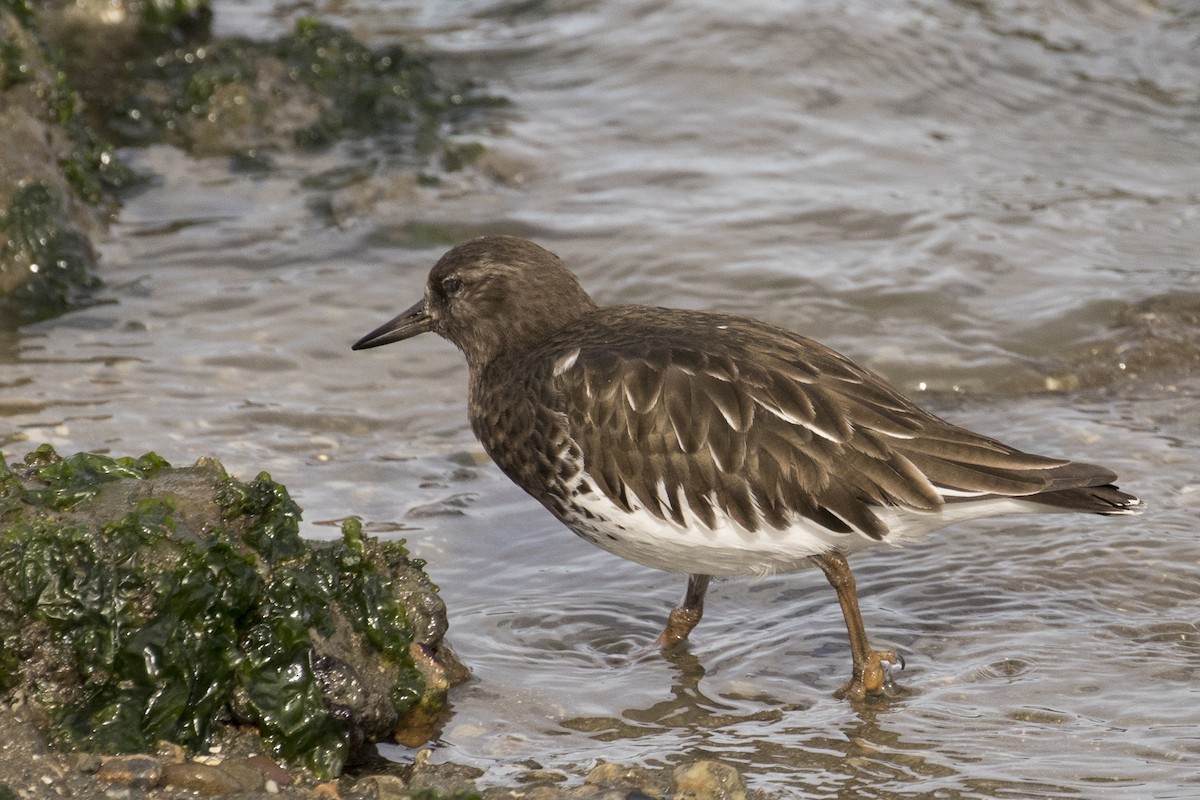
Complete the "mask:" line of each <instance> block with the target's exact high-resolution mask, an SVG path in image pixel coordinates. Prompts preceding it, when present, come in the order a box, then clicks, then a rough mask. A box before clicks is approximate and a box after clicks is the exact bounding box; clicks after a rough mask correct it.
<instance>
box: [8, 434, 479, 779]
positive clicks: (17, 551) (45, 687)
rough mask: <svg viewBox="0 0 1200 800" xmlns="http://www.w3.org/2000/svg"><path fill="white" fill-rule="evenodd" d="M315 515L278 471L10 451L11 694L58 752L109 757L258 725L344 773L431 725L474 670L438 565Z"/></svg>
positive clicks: (278, 741)
mask: <svg viewBox="0 0 1200 800" xmlns="http://www.w3.org/2000/svg"><path fill="white" fill-rule="evenodd" d="M299 519H300V509H299V508H298V507H297V506H296V504H295V503H294V502H292V500H291V499H290V498H289V497H288V494H287V491H286V489H284V487H282V486H280V485H279V484H276V483H274V482H273V481H271V479H270V477H269V476H268V475H266V474H265V473H263V474H260V475H259V476H258V477H257V478H255V479H254V480H253V481H250V482H242V481H239V480H237V479H235V478H231V477H229V476H228V475H227V474H226V473H225V471H224V470H223V469H222V467H221V465H220V464H219V463H217V462H216V461H211V460H202V461H200V462H198V463H197V464H196V465H195V466H193V467H188V468H181V469H175V468H172V467H170V465H168V464H167V463H166V462H165V461H163V460H162V459H161V458H159V457H158V456H156V455H154V454H153V453H151V454H147V455H145V456H142V457H141V458H138V459H133V458H119V459H114V458H109V457H107V456H100V455H95V454H90V453H80V454H77V455H74V456H71V457H69V458H60V457H59V456H58V455H57V454H56V453H55V452H54V451H53V450H52V449H51V448H50V447H48V446H43V447H41V448H39V449H38V450H36V451H34V452H33V453H30V454H29V455H28V456H27V457H26V458H25V460H24V462H23V463H22V464H18V465H15V466H14V467H13V468H10V467H8V466H6V465H4V464H3V463H2V462H0V691H3V692H6V693H8V694H10V695H11V694H12V693H14V692H17V693H20V694H21V695H23V696H27V697H29V698H31V699H32V700H34V701H36V702H37V704H38V706H39V707H41V708H43V709H44V710H45V714H44V716H45V727H46V729H47V731H48V734H49V736H50V738H51V740H52V741H53V742H55V743H57V744H58V745H59V746H62V747H69V748H82V749H92V750H96V751H100V752H111V753H137V752H146V751H149V750H152V749H153V746H154V744H155V742H157V741H158V740H163V739H165V740H169V741H173V742H177V743H179V744H181V745H183V746H184V747H185V748H187V749H188V750H189V751H191V752H193V753H195V752H200V751H203V750H204V749H205V748H207V747H208V746H209V745H210V743H211V742H212V741H213V739H214V737H215V736H216V735H217V734H218V733H219V731H220V729H221V728H222V726H224V725H228V724H235V725H251V726H254V727H255V728H256V729H257V730H258V731H259V732H260V733H261V735H262V737H263V739H264V740H265V742H266V743H267V745H268V746H269V747H270V748H271V750H272V752H273V754H274V755H276V756H277V757H279V758H282V759H284V760H287V761H289V762H293V763H298V764H302V765H304V766H307V767H309V768H310V769H312V770H313V771H314V772H316V773H317V774H324V775H336V774H338V773H340V771H341V769H342V767H343V766H344V765H345V764H346V762H347V761H348V760H350V759H351V758H353V757H355V756H356V755H357V754H358V752H359V751H363V750H364V749H365V748H366V746H367V745H369V744H370V743H373V742H375V741H380V740H394V739H397V738H399V739H401V740H402V741H406V742H412V741H414V740H416V739H418V738H420V737H421V736H426V737H427V736H429V735H430V734H431V733H432V732H433V730H434V729H435V727H436V724H437V720H438V717H439V714H440V713H441V711H442V710H443V708H444V706H445V696H446V691H447V689H448V686H449V677H448V676H454V675H460V674H461V673H462V672H463V669H462V667H461V665H459V664H458V662H457V660H456V659H455V658H454V657H453V654H452V653H451V652H450V651H449V649H448V648H447V647H446V645H445V643H444V641H443V639H442V636H443V634H444V632H445V629H446V622H445V609H444V606H443V605H442V603H441V600H440V598H439V597H438V596H437V590H436V587H435V586H433V584H432V583H431V582H430V581H429V579H428V577H427V576H426V575H425V573H424V572H423V571H422V566H423V562H420V561H417V560H414V559H410V558H408V554H407V551H406V550H405V549H404V547H403V545H402V544H401V543H398V542H379V541H377V540H375V539H370V538H367V537H364V536H363V535H362V531H361V526H360V525H359V524H358V522H357V521H356V520H348V521H347V522H346V523H345V524H344V526H343V531H342V539H341V541H339V542H331V543H317V542H308V541H306V540H304V539H302V538H301V537H300V535H299V524H298V523H299ZM414 655H415V656H416V658H414Z"/></svg>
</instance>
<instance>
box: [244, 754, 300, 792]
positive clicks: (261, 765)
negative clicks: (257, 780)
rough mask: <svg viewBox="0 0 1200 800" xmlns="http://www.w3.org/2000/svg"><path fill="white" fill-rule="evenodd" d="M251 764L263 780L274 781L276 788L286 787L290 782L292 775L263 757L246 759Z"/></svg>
mask: <svg viewBox="0 0 1200 800" xmlns="http://www.w3.org/2000/svg"><path fill="white" fill-rule="evenodd" d="M247 760H248V761H249V762H250V763H251V764H253V765H254V766H255V767H256V768H257V769H258V771H259V772H261V773H262V775H263V778H264V779H265V780H268V781H274V782H275V785H276V786H287V785H289V784H290V783H291V782H292V774H291V773H290V772H288V771H287V770H286V769H284V768H283V767H281V766H279V765H278V764H276V763H275V762H274V761H272V760H271V759H269V758H267V757H266V756H264V755H261V754H259V755H254V756H250V758H248V759H247Z"/></svg>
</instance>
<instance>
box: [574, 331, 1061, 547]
mask: <svg viewBox="0 0 1200 800" xmlns="http://www.w3.org/2000/svg"><path fill="white" fill-rule="evenodd" d="M719 324H724V327H720V326H719ZM742 324H743V323H742V322H741V321H739V320H736V319H735V318H716V320H715V321H714V326H713V329H712V330H710V331H704V330H696V325H695V324H694V321H693V324H691V325H689V326H688V331H689V337H690V338H687V339H683V338H681V337H672V336H664V335H659V336H657V337H649V338H642V339H637V338H634V337H628V338H620V337H618V338H616V339H615V340H610V341H600V342H594V343H591V344H584V345H581V346H577V347H573V348H569V349H565V350H563V351H561V353H560V354H559V356H558V358H557V360H556V361H555V365H554V368H553V373H554V379H555V382H556V386H557V388H558V390H559V391H560V392H561V397H562V399H563V408H564V409H565V414H566V421H567V426H568V429H569V435H570V437H571V438H572V439H573V440H574V442H575V443H576V444H577V446H578V447H579V449H580V451H581V453H582V457H583V462H584V471H585V473H586V474H587V475H589V476H590V477H591V479H592V480H593V481H594V482H595V484H596V488H597V489H598V490H599V491H601V492H603V493H604V494H605V495H606V496H607V497H609V498H610V499H611V500H612V501H613V502H614V503H616V504H617V505H618V506H620V507H622V508H624V509H626V510H631V509H633V508H635V507H641V508H644V509H646V510H647V511H649V512H650V513H652V514H655V515H656V516H658V517H661V518H663V519H670V520H673V521H674V522H676V523H678V524H681V525H683V524H685V523H686V522H687V521H689V519H688V513H687V512H688V510H690V512H691V515H692V516H694V517H695V518H698V519H699V520H700V521H701V522H703V523H704V524H706V525H708V526H709V527H714V526H716V525H717V521H718V515H722V516H726V517H728V518H731V519H732V520H734V521H735V522H737V523H738V524H740V525H741V526H742V527H743V528H745V529H747V530H749V531H755V530H759V529H762V528H764V527H766V528H776V529H783V528H786V527H788V526H789V525H791V524H792V523H793V522H794V521H796V519H797V517H800V516H802V517H807V518H808V519H810V520H813V521H815V522H816V523H818V524H820V525H822V526H824V527H825V528H827V529H829V530H832V531H836V532H850V531H851V530H857V531H859V532H860V533H863V534H865V535H867V536H870V537H872V538H883V537H884V536H885V535H886V534H887V532H888V530H887V527H886V525H885V524H884V522H883V521H882V520H881V519H880V518H879V516H877V515H876V513H875V511H876V510H877V509H879V508H880V507H888V506H898V507H903V508H908V509H913V510H918V511H928V512H937V511H938V510H940V509H941V508H942V505H943V503H944V502H946V501H947V500H948V499H957V498H966V497H971V498H974V497H979V496H986V495H1029V494H1035V493H1037V492H1040V491H1045V490H1047V489H1048V488H1050V487H1051V483H1052V482H1053V476H1054V474H1055V472H1056V470H1060V469H1062V468H1064V466H1068V465H1069V462H1065V461H1060V460H1055V459H1048V458H1043V457H1040V456H1032V455H1028V454H1025V453H1021V452H1020V451H1017V450H1014V449H1013V448H1010V447H1007V446H1005V445H1003V444H1001V443H999V442H997V441H994V440H992V439H988V438H986V437H983V436H979V435H977V434H973V433H971V432H969V431H966V430H963V429H961V428H957V427H955V426H953V425H950V424H949V423H946V422H944V421H942V420H940V419H938V418H937V417H935V416H933V415H931V414H928V413H927V412H925V411H923V410H921V409H920V408H918V407H917V406H915V405H914V404H913V403H912V402H911V401H909V400H907V399H906V398H904V397H903V396H902V395H900V394H899V393H898V392H896V391H895V390H894V389H892V388H891V387H890V386H889V385H888V384H887V383H886V382H884V381H883V380H882V379H881V378H879V377H878V376H876V375H874V374H873V373H870V372H868V371H866V370H864V369H862V368H860V367H858V366H856V365H855V364H854V363H853V362H851V361H849V360H848V359H846V358H844V357H843V356H841V355H839V354H837V353H836V352H834V351H832V350H830V349H829V348H826V347H824V346H823V345H820V344H818V343H817V342H814V341H812V340H809V339H806V338H804V337H800V336H797V335H794V334H787V333H786V332H783V331H779V330H778V329H769V330H767V331H766V332H765V333H762V335H756V334H758V333H761V331H760V329H758V328H757V327H755V326H754V325H753V324H751V323H749V322H746V323H745V324H746V326H747V327H746V329H745V330H738V329H737V328H738V326H739V325H742ZM728 332H735V333H736V334H737V335H736V336H727V333H728ZM768 334H769V335H768ZM710 337H711V338H710ZM722 337H725V341H724V342H722V341H721V338H722ZM731 343H732V344H731Z"/></svg>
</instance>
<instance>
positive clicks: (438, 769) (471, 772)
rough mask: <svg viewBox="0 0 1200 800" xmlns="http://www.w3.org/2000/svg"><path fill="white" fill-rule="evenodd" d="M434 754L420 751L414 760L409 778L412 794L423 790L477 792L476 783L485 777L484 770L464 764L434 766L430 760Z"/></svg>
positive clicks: (428, 751)
mask: <svg viewBox="0 0 1200 800" xmlns="http://www.w3.org/2000/svg"><path fill="white" fill-rule="evenodd" d="M432 754H433V751H432V750H429V749H428V748H426V749H424V750H420V751H418V752H417V755H416V758H414V759H413V766H412V772H411V773H410V775H409V778H408V786H409V789H410V790H411V791H412V792H414V793H416V792H417V791H419V790H421V789H436V790H438V791H440V792H445V793H453V792H473V791H475V781H476V780H477V779H479V778H481V777H483V770H481V769H476V768H475V767H468V766H465V765H462V764H451V763H445V764H434V763H433V762H431V761H430V760H429V757H430V756H431V755H432Z"/></svg>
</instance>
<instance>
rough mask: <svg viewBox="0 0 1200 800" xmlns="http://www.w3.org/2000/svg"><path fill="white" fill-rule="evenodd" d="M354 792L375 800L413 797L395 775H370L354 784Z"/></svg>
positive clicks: (397, 799) (395, 799) (398, 799)
mask: <svg viewBox="0 0 1200 800" xmlns="http://www.w3.org/2000/svg"><path fill="white" fill-rule="evenodd" d="M353 791H354V793H355V794H360V793H361V794H365V795H366V796H367V797H371V798H373V799H374V800H400V798H406V797H411V796H412V794H411V793H410V792H409V791H408V788H407V786H406V784H405V783H404V781H403V780H401V779H400V778H397V777H396V776H395V775H369V776H367V777H366V778H363V779H362V780H361V781H359V782H358V783H356V784H354V789H353Z"/></svg>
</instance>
